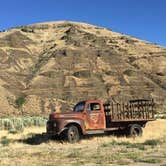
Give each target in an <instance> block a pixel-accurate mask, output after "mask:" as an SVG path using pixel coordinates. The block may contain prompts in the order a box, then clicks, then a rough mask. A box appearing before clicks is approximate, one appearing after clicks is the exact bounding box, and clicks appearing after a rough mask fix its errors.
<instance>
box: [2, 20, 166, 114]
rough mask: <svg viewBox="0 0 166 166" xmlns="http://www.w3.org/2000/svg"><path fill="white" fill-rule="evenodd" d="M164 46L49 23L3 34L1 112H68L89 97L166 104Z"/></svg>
mask: <svg viewBox="0 0 166 166" xmlns="http://www.w3.org/2000/svg"><path fill="white" fill-rule="evenodd" d="M165 85H166V48H164V47H160V46H158V45H155V44H153V43H149V42H146V41H142V40H139V39H136V38H134V37H130V36H127V35H124V34H120V33H116V32H113V31H112V30H108V29H106V28H101V27H96V26H93V25H89V24H85V23H76V22H68V21H62V22H48V23H41V24H34V25H29V26H24V27H17V28H12V29H10V30H8V31H5V32H1V33H0V116H6V115H8V116H9V115H11V114H13V115H22V114H24V115H27V114H28V115H29V114H30V115H36V114H38V115H40V114H48V113H49V111H50V109H51V110H53V109H54V108H53V107H55V106H56V107H58V108H56V109H57V110H60V111H68V110H69V108H70V107H72V104H74V103H76V102H78V101H79V100H85V99H94V98H97V99H102V100H107V99H110V98H111V99H112V100H113V101H117V102H119V101H125V100H129V99H133V98H154V99H155V102H156V103H157V107H156V108H157V111H158V112H163V111H164V110H165V108H166V86H165Z"/></svg>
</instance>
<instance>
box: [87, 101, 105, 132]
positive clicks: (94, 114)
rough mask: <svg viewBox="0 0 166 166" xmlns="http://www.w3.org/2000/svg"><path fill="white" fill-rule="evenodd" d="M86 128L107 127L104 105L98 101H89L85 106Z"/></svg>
mask: <svg viewBox="0 0 166 166" xmlns="http://www.w3.org/2000/svg"><path fill="white" fill-rule="evenodd" d="M85 112H86V119H85V127H86V130H95V129H104V128H105V114H104V111H103V107H102V106H101V104H100V103H98V102H89V103H86V106H85Z"/></svg>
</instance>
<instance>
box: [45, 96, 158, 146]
mask: <svg viewBox="0 0 166 166" xmlns="http://www.w3.org/2000/svg"><path fill="white" fill-rule="evenodd" d="M154 113H155V110H154V101H153V100H146V99H138V100H130V101H129V102H128V103H122V104H119V103H103V102H102V101H100V100H86V101H80V102H78V103H77V104H76V105H75V107H74V109H73V112H66V113H56V112H55V113H51V114H50V115H49V120H48V121H47V129H46V130H47V135H49V136H59V137H63V138H65V139H66V140H67V141H69V142H70V143H75V142H78V141H79V140H80V138H81V136H83V135H87V134H99V133H106V132H109V131H114V130H120V131H124V132H125V133H126V134H127V135H129V136H134V137H135V136H141V135H142V128H143V127H145V125H146V123H147V122H148V121H152V120H155V118H154Z"/></svg>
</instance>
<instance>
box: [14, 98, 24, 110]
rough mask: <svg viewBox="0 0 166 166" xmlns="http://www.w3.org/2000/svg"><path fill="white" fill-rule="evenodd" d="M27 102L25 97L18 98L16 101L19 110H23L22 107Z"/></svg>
mask: <svg viewBox="0 0 166 166" xmlns="http://www.w3.org/2000/svg"><path fill="white" fill-rule="evenodd" d="M25 102H26V98H25V96H21V97H18V98H17V99H16V101H15V103H16V106H17V107H18V108H21V107H22V106H23V105H24V104H25Z"/></svg>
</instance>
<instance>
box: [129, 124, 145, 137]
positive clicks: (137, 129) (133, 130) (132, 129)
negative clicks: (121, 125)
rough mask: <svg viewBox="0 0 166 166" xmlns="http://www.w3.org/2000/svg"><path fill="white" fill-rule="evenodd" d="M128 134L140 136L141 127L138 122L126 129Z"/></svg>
mask: <svg viewBox="0 0 166 166" xmlns="http://www.w3.org/2000/svg"><path fill="white" fill-rule="evenodd" d="M128 135H129V136H130V137H139V136H142V127H141V126H140V125H138V124H132V125H131V126H130V127H129V129H128Z"/></svg>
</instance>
